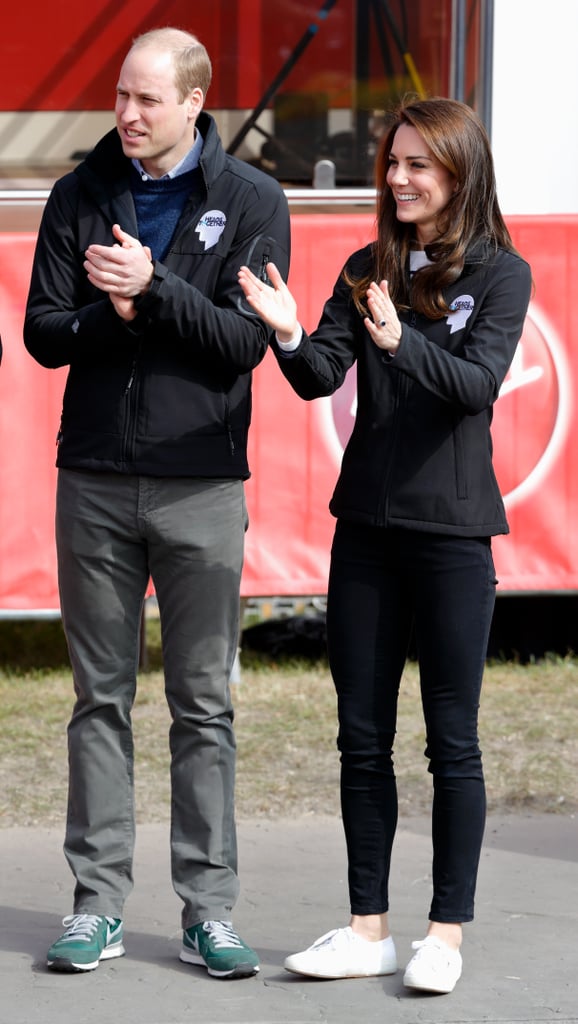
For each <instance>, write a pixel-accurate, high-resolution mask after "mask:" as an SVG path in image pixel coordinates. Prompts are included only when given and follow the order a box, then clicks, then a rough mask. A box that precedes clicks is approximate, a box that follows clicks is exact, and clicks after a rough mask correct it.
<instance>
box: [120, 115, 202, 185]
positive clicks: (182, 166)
mask: <svg viewBox="0 0 578 1024" xmlns="http://www.w3.org/2000/svg"><path fill="white" fill-rule="evenodd" d="M203 143H204V139H203V136H202V135H201V133H200V131H199V130H198V128H195V141H194V142H193V145H192V146H191V148H190V149H189V152H188V153H185V155H184V157H183V159H182V160H179V162H178V164H176V165H175V166H174V167H172V168H171V170H170V171H167V173H166V174H163V175H161V177H160V178H152V177H151V175H150V174H147V172H146V171H145V169H144V167H143V165H142V164H141V162H140V160H136V159H135V160H131V163H132V164H133V166H134V167H135V168H136V170H137V171H138V173H139V175H140V177H141V178H142V180H143V181H166V179H167V178H177V177H178V176H179V175H180V174H187V173H188V171H194V170H195V168H196V167H198V166H199V161H200V159H201V153H202V150H203Z"/></svg>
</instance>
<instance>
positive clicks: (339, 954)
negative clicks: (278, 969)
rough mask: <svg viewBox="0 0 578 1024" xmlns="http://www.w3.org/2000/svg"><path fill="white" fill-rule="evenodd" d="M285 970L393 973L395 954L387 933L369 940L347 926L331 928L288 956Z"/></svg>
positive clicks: (326, 974)
mask: <svg viewBox="0 0 578 1024" xmlns="http://www.w3.org/2000/svg"><path fill="white" fill-rule="evenodd" d="M285 970H287V971H293V972H294V973H295V974H307V975H309V977H311V978H370V977H373V976H374V975H377V974H395V972H396V971H397V958H396V955H395V946H394V943H393V939H392V937H391V935H390V936H389V937H388V938H387V939H382V940H381V941H380V942H369V941H368V940H367V939H362V938H361V936H360V935H356V933H355V932H354V931H352V930H351V928H350V927H349V926H348V927H347V928H335V929H334V930H333V931H331V932H327V934H326V935H322V936H321V938H320V939H317V941H316V942H314V943H313V945H312V946H309V949H305V950H304V951H303V952H302V953H293V955H292V956H288V957H287V959H286V960H285Z"/></svg>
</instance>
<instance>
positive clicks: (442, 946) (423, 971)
mask: <svg viewBox="0 0 578 1024" xmlns="http://www.w3.org/2000/svg"><path fill="white" fill-rule="evenodd" d="M411 948H412V949H415V950H416V952H415V953H414V955H413V956H412V958H411V960H410V962H409V963H408V965H407V967H406V969H405V974H404V976H403V983H404V985H405V986H406V988H419V989H422V990H423V991H424V992H453V990H454V988H455V987H456V982H457V981H458V980H459V978H460V976H461V973H462V957H461V954H460V952H459V950H457V949H452V948H451V946H448V945H447V943H445V942H442V940H441V939H438V938H437V937H436V936H435V935H428V936H427V938H426V939H422V940H421V941H420V942H412V944H411Z"/></svg>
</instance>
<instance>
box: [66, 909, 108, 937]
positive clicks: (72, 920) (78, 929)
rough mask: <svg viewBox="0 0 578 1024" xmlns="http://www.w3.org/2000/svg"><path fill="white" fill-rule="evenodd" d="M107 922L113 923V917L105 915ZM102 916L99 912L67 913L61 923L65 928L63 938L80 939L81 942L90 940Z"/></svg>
mask: <svg viewBox="0 0 578 1024" xmlns="http://www.w3.org/2000/svg"><path fill="white" fill-rule="evenodd" d="M105 920H106V921H108V923H109V924H114V918H113V917H106V918H105ZM101 921H102V916H101V915H100V914H69V916H68V917H63V919H62V923H63V925H64V927H65V928H66V931H65V933H64V935H62V936H61V938H63V939H80V940H81V942H82V941H83V942H90V940H91V939H92V936H93V935H94V933H95V932H96V930H97V929H98V926H99V924H100V922H101Z"/></svg>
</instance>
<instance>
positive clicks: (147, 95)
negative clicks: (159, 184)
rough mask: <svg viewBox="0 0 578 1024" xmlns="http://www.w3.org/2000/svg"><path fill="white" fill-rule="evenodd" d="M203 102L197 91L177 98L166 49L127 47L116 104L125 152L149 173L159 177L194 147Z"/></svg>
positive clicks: (169, 55) (199, 92)
mask: <svg viewBox="0 0 578 1024" xmlns="http://www.w3.org/2000/svg"><path fill="white" fill-rule="evenodd" d="M202 105H203V93H202V91H201V89H193V91H192V93H190V95H189V96H187V97H186V98H185V99H184V100H183V101H182V102H181V101H180V100H179V96H178V93H177V89H176V86H175V72H174V66H173V61H172V56H171V54H170V53H169V52H167V51H166V50H161V49H157V48H156V47H155V46H152V45H151V46H143V47H137V48H136V49H133V50H131V51H130V52H129V54H128V56H127V57H126V59H125V61H124V64H123V66H122V68H121V71H120V76H119V80H118V86H117V90H116V104H115V115H116V127H117V130H118V133H119V135H120V140H121V143H122V148H123V152H124V154H125V156H128V157H129V158H131V159H134V158H136V159H138V160H140V162H141V164H142V165H143V167H144V169H145V171H146V172H147V173H148V174H150V175H151V177H153V178H160V177H161V176H162V175H163V174H166V173H167V171H170V170H171V169H172V168H173V167H175V166H176V164H178V163H179V161H180V160H182V158H183V157H184V156H185V154H186V153H188V151H189V149H190V148H191V146H192V145H193V141H194V134H195V121H196V119H197V117H198V115H199V113H200V111H201V108H202Z"/></svg>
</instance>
